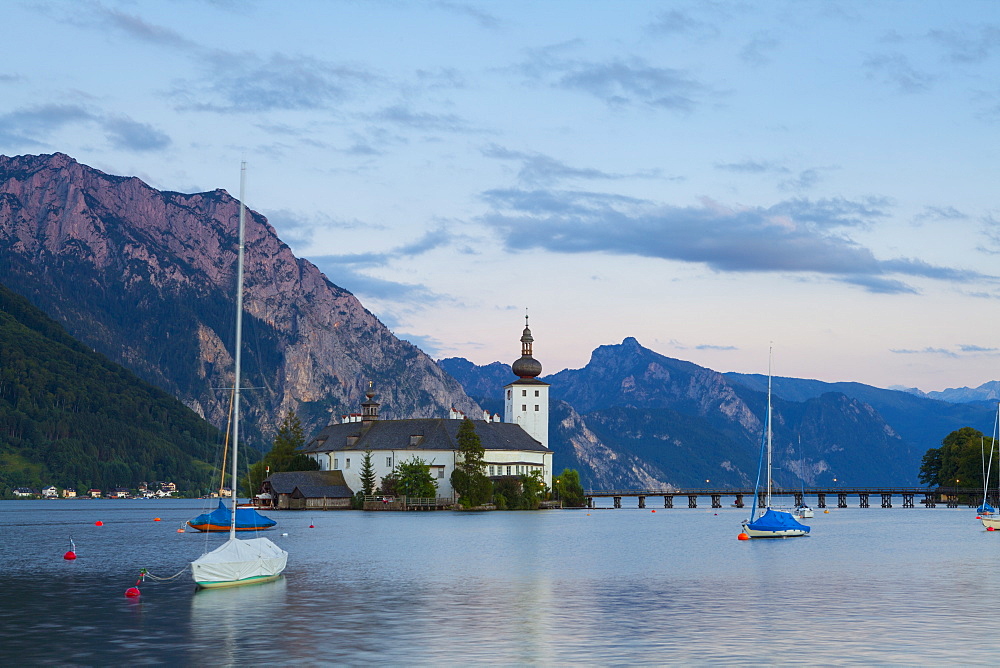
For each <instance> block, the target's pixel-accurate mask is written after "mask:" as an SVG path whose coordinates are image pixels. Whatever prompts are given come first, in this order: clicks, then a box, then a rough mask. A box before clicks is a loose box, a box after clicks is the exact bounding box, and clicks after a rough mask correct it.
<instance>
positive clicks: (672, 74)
mask: <svg viewBox="0 0 1000 668" xmlns="http://www.w3.org/2000/svg"><path fill="white" fill-rule="evenodd" d="M560 48H565V46H564V45H561V47H560ZM555 53H556V49H555V48H553V49H548V50H539V51H536V52H534V53H533V54H532V57H531V58H530V60H529V61H528V62H526V63H524V64H523V65H522V66H521V71H522V72H523V73H525V74H527V75H528V76H531V77H532V78H536V79H539V80H542V81H546V82H548V83H549V84H550V85H552V86H555V87H557V88H564V89H567V90H575V91H580V92H583V93H587V94H589V95H593V96H594V97H596V98H598V99H600V100H603V101H604V102H605V103H607V104H609V105H612V106H629V105H646V106H650V107H658V108H663V109H671V110H676V111H685V112H686V111H691V110H692V109H694V108H695V107H696V106H697V105H698V102H699V101H700V98H701V97H702V96H704V95H706V94H707V93H708V89H707V87H706V86H704V85H703V84H701V83H699V82H698V81H695V80H694V79H692V78H691V77H689V76H688V75H687V73H685V72H684V71H683V70H677V69H671V68H667V67H656V66H653V65H649V64H648V63H646V62H645V61H644V60H642V59H639V58H631V59H629V60H620V59H615V60H610V61H607V62H598V63H594V62H585V61H578V60H565V59H561V58H558V57H556V56H555V55H554V54H555Z"/></svg>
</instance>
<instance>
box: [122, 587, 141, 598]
mask: <svg viewBox="0 0 1000 668" xmlns="http://www.w3.org/2000/svg"><path fill="white" fill-rule="evenodd" d="M125 596H127V597H128V598H139V588H138V587H129V588H128V589H126V590H125Z"/></svg>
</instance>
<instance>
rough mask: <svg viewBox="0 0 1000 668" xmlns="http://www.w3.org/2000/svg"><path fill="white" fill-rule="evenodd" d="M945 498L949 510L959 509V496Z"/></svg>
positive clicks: (952, 495)
mask: <svg viewBox="0 0 1000 668" xmlns="http://www.w3.org/2000/svg"><path fill="white" fill-rule="evenodd" d="M945 498H946V499H947V501H948V507H949V508H958V495H957V494H949V495H948V496H946V497H945Z"/></svg>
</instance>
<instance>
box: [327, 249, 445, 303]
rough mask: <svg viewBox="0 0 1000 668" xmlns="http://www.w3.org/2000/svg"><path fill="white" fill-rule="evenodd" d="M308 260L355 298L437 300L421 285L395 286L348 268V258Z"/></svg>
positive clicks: (353, 268)
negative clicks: (358, 296)
mask: <svg viewBox="0 0 1000 668" xmlns="http://www.w3.org/2000/svg"><path fill="white" fill-rule="evenodd" d="M309 259H310V261H312V262H313V263H314V264H315V265H316V266H317V267H319V269H320V271H322V272H323V274H324V275H325V276H326V277H327V278H328V279H330V281H331V282H332V283H334V284H335V285H337V286H339V287H342V288H344V289H345V290H348V291H349V292H351V293H352V294H355V295H360V296H364V297H369V298H376V299H384V300H386V301H403V300H416V301H420V302H421V303H425V304H426V303H432V302H436V301H438V300H439V299H441V297H440V295H437V294H435V293H433V292H431V291H430V290H428V289H427V288H426V287H424V286H422V285H413V284H409V283H398V282H396V281H388V280H385V279H382V278H376V277H374V276H369V275H367V274H365V273H362V272H361V271H359V269H358V268H356V267H355V266H353V265H352V263H351V259H350V256H343V255H321V256H318V257H311V258H309ZM362 264H363V265H364V264H366V263H365V262H362Z"/></svg>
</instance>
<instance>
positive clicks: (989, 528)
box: [986, 527, 996, 531]
mask: <svg viewBox="0 0 1000 668" xmlns="http://www.w3.org/2000/svg"><path fill="white" fill-rule="evenodd" d="M986 530H987V531H996V529H994V528H993V527H986Z"/></svg>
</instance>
